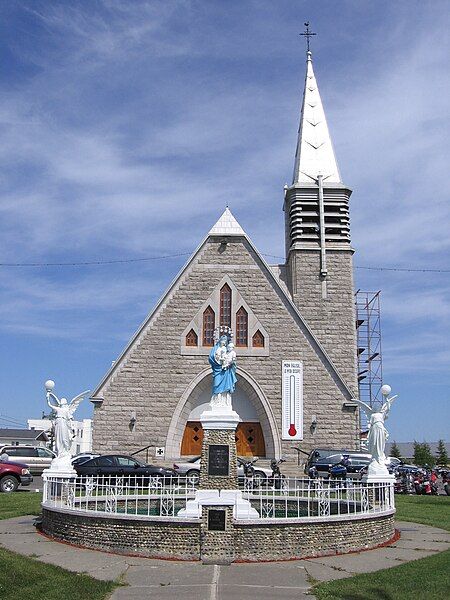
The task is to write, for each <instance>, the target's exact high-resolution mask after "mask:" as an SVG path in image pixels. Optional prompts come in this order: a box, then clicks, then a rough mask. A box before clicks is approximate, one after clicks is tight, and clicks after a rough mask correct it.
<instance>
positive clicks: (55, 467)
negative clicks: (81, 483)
mask: <svg viewBox="0 0 450 600" xmlns="http://www.w3.org/2000/svg"><path fill="white" fill-rule="evenodd" d="M76 476H77V472H76V471H75V469H74V468H73V466H72V457H71V456H59V457H58V456H57V457H56V458H54V459H53V460H52V462H51V464H50V467H49V468H48V469H45V470H44V471H43V472H42V478H43V479H44V480H45V479H48V478H49V477H62V478H69V479H73V478H75V477H76Z"/></svg>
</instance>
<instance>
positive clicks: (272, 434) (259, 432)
mask: <svg viewBox="0 0 450 600" xmlns="http://www.w3.org/2000/svg"><path fill="white" fill-rule="evenodd" d="M237 375H238V383H237V386H236V392H235V394H233V408H234V409H235V410H236V412H237V413H238V414H239V416H240V417H241V419H242V422H241V423H240V424H239V426H238V429H237V431H236V437H237V440H236V443H237V449H238V455H240V456H252V455H255V456H267V457H269V458H272V457H275V458H279V457H280V456H281V441H280V437H279V433H278V428H277V426H276V422H275V418H274V415H273V412H272V408H271V406H270V404H269V403H268V401H267V399H266V398H265V396H264V394H263V393H262V390H261V389H260V388H259V386H258V384H257V383H256V382H255V381H254V379H253V378H252V377H251V376H250V375H249V374H248V373H246V372H245V371H243V370H242V369H239V368H238V372H237ZM210 394H211V372H210V370H209V369H205V371H203V372H202V373H199V375H197V377H195V379H194V380H193V381H192V382H191V383H190V385H189V386H188V387H187V388H186V390H185V392H184V393H183V396H182V397H181V399H180V401H179V403H178V406H177V407H176V409H175V412H174V415H173V417H172V421H171V424H170V427H169V432H168V436H167V443H166V456H167V457H169V456H170V457H173V458H178V457H180V456H191V455H195V454H199V453H200V452H199V450H200V449H201V442H202V437H203V431H202V429H201V424H200V421H199V418H200V414H201V413H202V411H203V410H204V408H206V406H207V404H208V402H209V400H210ZM195 437H197V440H195V439H194V438H195Z"/></svg>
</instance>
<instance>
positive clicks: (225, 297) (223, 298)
mask: <svg viewBox="0 0 450 600" xmlns="http://www.w3.org/2000/svg"><path fill="white" fill-rule="evenodd" d="M219 325H226V326H227V327H231V289H230V286H229V285H227V284H225V285H224V286H223V288H222V289H221V290H220V321H219Z"/></svg>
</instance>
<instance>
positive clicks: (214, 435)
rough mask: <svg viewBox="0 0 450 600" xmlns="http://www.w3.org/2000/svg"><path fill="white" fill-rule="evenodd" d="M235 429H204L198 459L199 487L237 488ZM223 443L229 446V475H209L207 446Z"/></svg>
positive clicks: (209, 488) (205, 488)
mask: <svg viewBox="0 0 450 600" xmlns="http://www.w3.org/2000/svg"><path fill="white" fill-rule="evenodd" d="M234 436H235V430H234V429H233V430H230V429H205V432H204V437H203V444H202V457H201V461H200V489H204V490H234V489H237V488H238V480H237V458H236V442H235V439H234ZM215 444H217V445H225V446H228V447H229V475H228V476H220V475H209V473H208V470H209V446H210V445H215Z"/></svg>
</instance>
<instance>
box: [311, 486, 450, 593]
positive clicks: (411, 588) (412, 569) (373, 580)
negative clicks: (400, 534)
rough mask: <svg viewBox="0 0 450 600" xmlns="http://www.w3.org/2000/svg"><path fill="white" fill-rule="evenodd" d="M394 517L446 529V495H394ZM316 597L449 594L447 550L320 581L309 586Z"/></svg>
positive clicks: (449, 523) (449, 501)
mask: <svg viewBox="0 0 450 600" xmlns="http://www.w3.org/2000/svg"><path fill="white" fill-rule="evenodd" d="M395 502H396V506H397V514H396V517H397V518H398V519H399V520H401V521H413V522H415V523H424V524H425V525H431V526H433V527H440V528H441V529H447V531H450V514H449V513H450V497H448V496H433V497H427V496H400V495H397V496H396V497H395ZM313 593H314V594H315V595H316V597H317V598H318V599H319V600H410V599H411V598H413V599H414V598H417V597H418V596H421V595H424V596H425V597H426V598H427V600H442V599H443V598H449V597H450V550H447V551H446V552H440V553H439V554H435V555H432V556H428V557H427V558H422V559H419V560H415V561H412V562H409V563H405V564H403V565H399V566H398V567H393V568H391V569H383V570H381V571H377V572H375V573H366V574H363V575H356V576H355V577H349V578H348V579H340V580H338V581H330V582H326V583H320V584H318V585H316V586H314V588H313Z"/></svg>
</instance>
